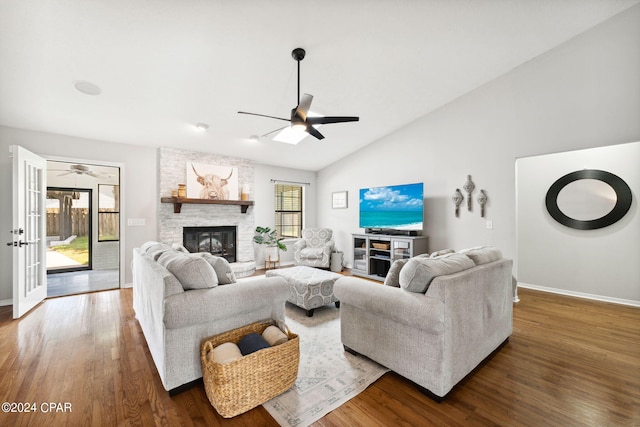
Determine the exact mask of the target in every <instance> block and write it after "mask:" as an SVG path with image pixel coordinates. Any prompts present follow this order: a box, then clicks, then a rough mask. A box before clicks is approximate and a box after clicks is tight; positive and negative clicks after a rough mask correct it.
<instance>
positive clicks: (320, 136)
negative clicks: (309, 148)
mask: <svg viewBox="0 0 640 427" xmlns="http://www.w3.org/2000/svg"><path fill="white" fill-rule="evenodd" d="M307 132H308V133H309V135H311V136H314V137H315V138H316V139H324V135H323V134H321V133H320V132H318V129H316V128H314V127H312V126H307Z"/></svg>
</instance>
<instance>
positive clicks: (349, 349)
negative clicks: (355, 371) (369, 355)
mask: <svg viewBox="0 0 640 427" xmlns="http://www.w3.org/2000/svg"><path fill="white" fill-rule="evenodd" d="M342 346H343V347H344V351H346V352H347V353H351V354H353V355H354V356H360V353H358V352H357V351H355V350H353V349H352V348H349V347H347V346H346V345H344V344H342Z"/></svg>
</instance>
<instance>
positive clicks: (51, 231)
mask: <svg viewBox="0 0 640 427" xmlns="http://www.w3.org/2000/svg"><path fill="white" fill-rule="evenodd" d="M88 228H89V209H87V208H74V209H71V234H72V235H73V234H75V235H76V236H86V235H88V234H89V229H88ZM47 236H60V212H59V210H58V209H47ZM66 237H68V236H66Z"/></svg>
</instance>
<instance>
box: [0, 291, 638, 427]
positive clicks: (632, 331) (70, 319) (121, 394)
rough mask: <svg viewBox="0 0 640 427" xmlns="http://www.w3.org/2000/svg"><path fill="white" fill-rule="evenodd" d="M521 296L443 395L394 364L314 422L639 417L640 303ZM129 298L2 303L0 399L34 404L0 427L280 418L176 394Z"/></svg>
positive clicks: (555, 422) (236, 422)
mask: <svg viewBox="0 0 640 427" xmlns="http://www.w3.org/2000/svg"><path fill="white" fill-rule="evenodd" d="M520 298H521V302H520V303H519V304H517V305H516V306H515V309H514V332H513V335H512V336H511V339H510V340H509V342H508V343H507V344H506V345H505V346H504V347H503V348H502V349H501V350H500V351H499V352H498V353H497V354H495V356H494V357H492V358H491V359H490V360H488V361H486V362H485V363H484V364H483V365H482V366H481V367H480V368H479V369H477V370H476V371H475V372H474V373H472V375H470V376H469V377H467V379H465V380H464V381H463V382H462V383H461V384H459V385H458V386H457V387H456V388H454V390H453V391H452V392H451V393H450V395H449V397H448V398H447V400H445V401H444V402H443V403H440V404H438V403H435V402H433V401H432V400H430V399H429V398H427V397H426V396H424V395H422V394H420V393H419V392H418V391H417V389H416V388H415V387H414V386H413V385H412V384H411V383H409V382H408V381H406V380H404V379H402V378H400V377H398V376H397V375H395V374H393V373H388V374H386V375H384V376H383V377H382V378H381V379H379V380H378V381H377V382H375V383H374V384H373V385H372V386H370V387H369V388H368V389H367V390H365V391H364V392H363V393H361V394H360V395H358V396H357V397H355V398H354V399H352V400H350V401H349V402H347V403H346V404H345V405H343V406H341V407H340V408H338V409H336V410H335V411H333V412H331V413H330V414H328V415H326V416H325V417H324V418H322V419H321V420H320V421H318V422H317V423H315V424H314V425H315V426H367V427H369V426H429V425H438V426H445V425H446V426H455V425H461V426H469V425H483V426H484V425H500V426H520V425H522V426H536V427H538V426H625V425H626V426H638V425H640V309H639V308H633V307H626V306H621V305H614V304H607V303H599V302H593V301H588V300H582V299H576V298H570V297H564V296H559V295H554V294H548V293H542V292H536V291H531V290H526V289H522V290H520ZM131 299H132V292H131V290H130V289H123V290H115V291H105V292H97V293H92V294H85V295H76V296H70V297H62V298H54V299H50V300H47V301H45V302H44V303H43V304H41V305H40V306H38V307H37V308H35V309H34V310H33V311H32V312H31V313H29V314H28V315H27V316H25V317H24V318H22V319H21V320H12V319H11V307H1V308H0V374H1V376H0V402H15V403H16V405H14V409H23V410H24V408H22V407H21V406H20V405H21V404H28V405H29V409H31V410H33V409H35V411H36V412H30V413H21V414H17V413H4V412H2V413H0V425H3V426H4V425H15V426H21V425H25V426H26V425H33V426H63V425H68V426H79V425H83V426H89V425H95V426H111V425H113V426H115V425H143V426H149V425H168V426H179V425H184V426H192V425H208V426H275V425H277V424H276V423H275V422H274V421H273V419H272V418H271V417H270V416H269V414H268V413H267V412H266V411H265V410H264V409H263V408H262V407H261V406H260V407H258V408H256V409H254V410H251V411H249V412H248V413H246V414H243V415H241V416H238V417H236V418H233V419H229V420H227V419H223V418H222V417H220V416H219V415H218V414H217V413H216V412H215V410H213V408H212V407H211V406H210V405H209V403H208V401H207V398H206V396H205V393H204V389H203V387H202V386H201V385H200V386H198V387H196V388H193V389H191V390H188V391H186V392H184V393H182V394H179V395H177V396H174V397H173V398H170V397H169V396H168V394H167V393H166V392H165V391H164V389H163V388H162V385H161V383H160V379H159V377H158V374H157V372H156V369H155V365H154V364H153V361H152V359H151V355H150V353H149V350H148V348H147V346H146V343H145V340H144V336H143V335H142V332H141V330H140V327H139V325H138V323H137V321H136V320H135V318H134V313H133V310H132V307H131ZM399 351H401V349H399ZM50 403H53V406H51V405H50ZM34 404H35V405H34ZM65 405H66V406H65ZM3 409H4V407H3ZM65 409H66V412H64V411H65ZM69 409H70V411H69ZM56 410H58V411H59V412H55V411H56Z"/></svg>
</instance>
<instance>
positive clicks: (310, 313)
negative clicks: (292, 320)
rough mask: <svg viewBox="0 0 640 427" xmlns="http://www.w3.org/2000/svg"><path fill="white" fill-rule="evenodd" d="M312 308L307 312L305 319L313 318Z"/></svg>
mask: <svg viewBox="0 0 640 427" xmlns="http://www.w3.org/2000/svg"><path fill="white" fill-rule="evenodd" d="M313 310H314V309H313V308H312V309H311V310H307V317H313Z"/></svg>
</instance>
